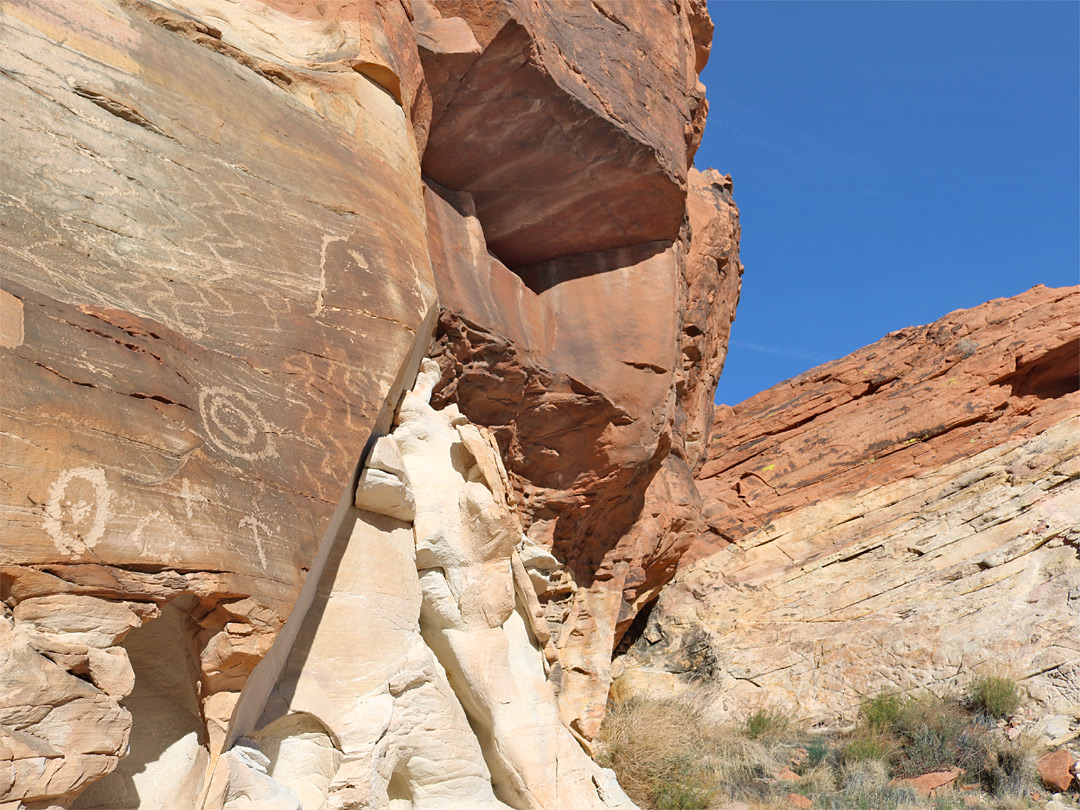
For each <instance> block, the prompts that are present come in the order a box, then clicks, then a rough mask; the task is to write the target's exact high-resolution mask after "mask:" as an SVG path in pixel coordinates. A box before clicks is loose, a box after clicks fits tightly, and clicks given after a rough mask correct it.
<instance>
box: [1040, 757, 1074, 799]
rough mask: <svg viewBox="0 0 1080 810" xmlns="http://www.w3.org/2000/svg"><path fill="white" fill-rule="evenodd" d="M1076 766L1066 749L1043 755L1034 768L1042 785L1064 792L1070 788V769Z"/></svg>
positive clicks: (1071, 774)
mask: <svg viewBox="0 0 1080 810" xmlns="http://www.w3.org/2000/svg"><path fill="white" fill-rule="evenodd" d="M1074 764H1076V760H1075V759H1074V758H1073V755H1072V753H1071V752H1070V751H1069V750H1068V749H1067V748H1059V749H1058V750H1057V751H1053V752H1051V753H1049V754H1045V755H1043V756H1042V757H1041V758H1040V759H1039V762H1038V765H1037V766H1036V769H1037V770H1038V772H1039V778H1040V779H1041V780H1042V783H1043V784H1044V785H1046V786H1047V787H1048V788H1050V789H1051V790H1057V791H1062V792H1063V791H1066V790H1068V789H1069V788H1070V787H1072V783H1073V779H1074V776H1073V772H1072V767H1073V765H1074Z"/></svg>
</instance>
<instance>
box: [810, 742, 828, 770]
mask: <svg viewBox="0 0 1080 810" xmlns="http://www.w3.org/2000/svg"><path fill="white" fill-rule="evenodd" d="M828 755H829V744H828V743H827V742H825V740H823V739H821V738H820V737H819V738H818V739H815V740H812V741H811V742H810V744H809V745H807V746H806V767H807V768H815V767H817V766H818V765H819V764H821V762H822V761H823V760H824V759H825V758H826V757H827V756H828Z"/></svg>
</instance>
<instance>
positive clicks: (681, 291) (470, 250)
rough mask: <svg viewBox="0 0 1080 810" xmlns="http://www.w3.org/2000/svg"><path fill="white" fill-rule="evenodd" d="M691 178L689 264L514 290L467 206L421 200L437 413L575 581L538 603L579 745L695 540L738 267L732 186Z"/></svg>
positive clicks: (652, 249) (522, 281) (552, 272)
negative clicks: (505, 477)
mask: <svg viewBox="0 0 1080 810" xmlns="http://www.w3.org/2000/svg"><path fill="white" fill-rule="evenodd" d="M692 176H693V185H692V187H691V188H692V192H691V193H692V199H693V200H694V204H693V207H692V209H691V222H692V223H693V227H694V233H695V237H694V239H693V240H691V241H690V244H689V251H687V249H686V247H685V243H684V242H679V243H676V244H673V245H669V244H667V243H647V244H645V245H638V246H635V247H629V248H621V249H617V250H611V251H603V252H600V253H589V254H583V255H580V256H574V257H570V258H566V259H558V260H553V261H551V262H547V263H544V264H542V265H536V266H534V267H532V268H529V269H527V270H525V271H521V272H520V274H517V273H513V272H511V271H510V270H508V269H507V268H506V266H505V265H504V264H503V263H502V262H500V261H499V260H498V259H495V258H493V257H491V256H490V254H489V253H488V251H487V249H486V242H485V239H484V230H483V227H482V225H481V223H480V221H479V219H478V218H477V217H476V216H475V213H474V208H473V204H472V198H471V196H470V195H467V194H463V193H454V192H450V191H448V190H446V189H442V188H439V187H436V186H434V185H432V186H430V187H429V189H428V191H427V196H426V200H427V205H428V233H429V239H430V240H431V245H432V247H431V255H432V263H433V267H434V269H435V275H436V282H437V285H438V289H439V295H440V301H441V303H442V306H443V314H442V317H441V320H440V327H439V340H438V343H439V350H438V352H437V355H438V356H439V358H440V362H441V363H442V365H443V370H444V386H443V388H442V389H441V390H440V391H439V392H437V394H436V400H437V401H446V402H449V401H453V402H457V404H458V405H459V406H460V407H461V409H462V411H463V412H464V413H465V414H467V415H468V416H469V418H470V419H472V420H474V421H476V422H480V423H482V424H484V425H487V426H489V427H491V428H492V429H493V431H494V433H495V435H496V436H497V437H498V439H499V442H500V446H501V447H502V448H503V451H504V456H505V458H506V459H507V467H508V469H509V471H510V474H511V477H512V478H513V479H514V481H515V484H516V485H517V487H518V488H519V492H520V495H521V498H520V502H521V503H522V504H523V507H522V508H523V510H524V513H525V516H526V520H527V523H528V525H529V535H530V537H531V538H532V539H533V540H534V541H535V542H537V543H538V544H540V545H542V546H544V547H546V548H549V549H551V550H552V552H553V553H554V554H555V556H556V557H557V558H558V559H559V560H560V561H561V562H562V563H563V564H564V565H566V566H567V569H568V570H569V572H570V574H571V576H572V581H573V583H574V585H573V586H572V587H571V586H567V587H571V591H573V592H574V594H576V595H573V594H572V593H568V592H567V590H566V588H559V589H556V590H554V591H552V592H551V593H547V594H543V595H542V596H541V598H542V600H543V601H545V602H547V603H548V615H549V618H550V619H551V620H552V621H553V622H554V623H556V624H557V625H559V628H558V629H559V631H560V632H559V633H558V635H559V638H560V641H559V643H558V646H559V648H560V650H561V656H560V659H561V664H562V671H563V676H562V677H563V681H562V684H563V689H564V693H563V700H564V705H569V704H573V707H572V708H568V709H567V710H566V716H567V717H568V719H569V720H572V721H577V722H578V727H579V728H580V729H581V730H582V731H583V733H585V734H586V735H588V736H591V735H592V734H593V733H595V731H596V728H597V726H598V724H599V719H600V717H601V716H602V712H603V705H604V701H605V699H606V697H605V696H606V690H607V680H608V671H607V668H608V665H609V662H610V657H611V650H612V648H613V646H614V645H615V644H616V643H617V642H618V640H619V638H620V637H621V635H622V633H623V632H625V630H626V628H627V627H628V626H629V624H630V622H631V621H632V620H633V618H634V616H635V615H636V614H637V611H638V609H639V608H640V606H641V605H643V604H645V603H647V602H648V601H650V600H651V599H653V598H654V597H655V595H656V593H657V592H658V591H659V589H660V588H661V587H662V586H663V584H664V583H665V582H667V581H668V580H669V579H670V578H671V576H672V575H673V574H674V570H675V562H676V561H677V560H678V558H679V556H680V555H681V554H682V553H683V551H684V550H685V548H686V546H687V545H688V543H689V542H690V541H691V540H692V539H693V538H694V537H695V536H696V533H697V530H698V528H697V527H698V514H699V510H700V498H699V497H698V494H697V490H696V487H695V485H694V481H693V473H692V469H691V465H692V464H696V463H698V462H699V459H700V454H701V451H702V449H703V447H702V442H701V440H700V438H701V436H702V435H703V434H704V433H705V431H706V430H707V426H708V424H709V421H710V419H711V415H712V398H711V393H710V392H711V391H712V390H713V388H714V387H715V384H716V379H717V377H718V376H719V373H720V368H721V366H722V363H723V354H724V351H725V349H726V335H727V330H728V328H729V327H730V322H731V319H732V317H733V315H734V307H735V304H736V302H737V300H738V291H739V281H740V272H741V265H740V264H739V261H738V236H739V230H738V212H737V210H736V209H735V206H734V204H733V202H732V200H731V195H730V181H728V180H727V179H725V178H723V177H721V176H719V175H717V174H715V173H711V174H698V173H693V175H692ZM698 235H700V237H699V236H698ZM687 254H688V256H687ZM698 302H701V303H698ZM585 717H587V718H588V719H582V718H585Z"/></svg>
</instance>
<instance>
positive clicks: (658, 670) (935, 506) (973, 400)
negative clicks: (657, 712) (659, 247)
mask: <svg viewBox="0 0 1080 810" xmlns="http://www.w3.org/2000/svg"><path fill="white" fill-rule="evenodd" d="M1078 371H1080V289H1077V288H1066V289H1060V290H1052V289H1046V288H1044V287H1036V288H1034V289H1032V290H1030V291H1029V292H1027V293H1024V294H1023V295H1019V296H1017V297H1015V298H1011V299H1001V300H997V301H991V302H990V303H988V304H984V305H982V306H979V307H976V308H974V309H971V310H965V311H958V312H954V313H952V314H950V315H947V316H946V317H944V318H942V319H941V320H940V321H937V322H936V323H934V324H931V325H929V326H923V327H914V328H909V329H904V330H901V331H899V332H895V333H893V334H891V335H888V336H887V337H885V338H884V339H882V340H881V341H879V342H878V343H875V344H874V345H872V346H868V347H866V348H864V349H861V350H859V351H857V352H855V353H854V354H852V355H849V356H848V357H845V358H843V359H841V360H837V361H835V362H832V363H829V364H826V365H824V366H821V367H819V368H816V369H813V370H812V371H809V372H807V373H806V374H803V375H801V376H799V377H796V378H794V379H792V380H789V381H787V382H785V383H781V384H780V385H778V386H776V387H774V388H772V389H769V390H768V391H765V392H763V393H761V394H758V395H757V396H755V397H752V398H751V399H749V400H747V401H746V402H744V403H742V404H741V405H738V406H736V407H735V408H734V409H725V412H724V413H723V414H721V415H720V416H719V417H718V419H717V422H716V425H715V427H714V429H713V435H712V441H711V444H710V447H709V453H708V456H709V460H708V461H707V462H706V464H705V465H704V467H703V468H702V471H701V474H700V478H699V486H700V488H701V491H702V497H703V498H704V499H705V502H706V505H705V507H704V514H705V516H706V520H707V523H708V526H707V528H706V530H705V531H703V532H702V534H701V535H700V537H699V538H698V540H697V542H696V543H695V544H694V545H693V547H692V548H691V549H690V550H689V551H688V552H687V554H686V556H685V557H684V561H685V564H686V567H685V569H683V570H681V571H680V573H679V575H678V578H677V580H676V582H675V583H674V584H672V585H669V586H668V588H667V589H666V590H665V591H664V592H663V594H662V596H661V597H660V599H659V601H658V603H657V604H656V605H655V607H654V608H653V609H652V611H651V615H650V617H649V620H648V622H647V624H646V626H644V627H643V629H642V632H641V636H640V638H638V639H637V641H636V642H635V644H634V647H633V649H632V651H631V652H630V653H629V654H628V655H627V656H626V658H625V660H623V661H622V662H621V664H620V671H626V672H627V673H628V674H629V675H630V676H631V677H633V678H640V679H645V680H648V681H651V682H654V683H656V682H665V683H668V684H671V683H672V682H673V681H675V682H678V681H685V680H686V679H688V678H691V677H695V676H697V677H706V678H709V679H713V680H715V681H717V682H718V683H719V685H720V687H721V693H722V697H721V700H722V702H723V703H724V704H725V705H726V706H727V707H728V708H730V709H733V710H734V709H736V708H738V707H740V706H745V705H746V704H747V703H748V702H750V703H753V701H755V700H757V701H760V700H761V699H762V698H763V697H765V696H768V697H770V698H772V699H776V700H783V701H785V702H788V703H790V704H791V706H792V707H798V709H799V711H800V712H801V713H802V714H803V715H805V716H807V717H809V718H813V719H817V720H820V721H823V722H836V721H839V720H841V719H851V718H852V716H853V714H854V711H855V709H856V708H857V706H858V702H859V700H860V699H861V697H862V696H864V695H868V694H875V693H878V692H880V691H901V692H904V691H913V690H916V689H919V688H922V687H931V688H935V689H945V688H950V687H953V686H957V685H960V686H962V685H964V684H965V683H966V680H967V679H969V678H970V677H971V676H972V674H973V673H979V672H981V671H984V670H988V669H989V670H993V669H1003V670H1005V671H1007V672H1008V671H1011V672H1012V674H1013V675H1014V676H1016V677H1018V678H1019V679H1020V680H1021V683H1022V684H1023V686H1024V687H1026V690H1027V694H1028V697H1029V698H1030V700H1031V702H1032V703H1033V704H1034V707H1035V708H1036V709H1037V711H1038V713H1039V714H1040V715H1066V716H1068V717H1073V718H1074V719H1075V715H1076V711H1077V705H1078V704H1080V646H1078V644H1077V639H1080V609H1078V608H1080V603H1078V602H1077V599H1078V597H1080V552H1078V546H1077V543H1078V542H1080V533H1078V532H1080V393H1078V391H1077V389H1078Z"/></svg>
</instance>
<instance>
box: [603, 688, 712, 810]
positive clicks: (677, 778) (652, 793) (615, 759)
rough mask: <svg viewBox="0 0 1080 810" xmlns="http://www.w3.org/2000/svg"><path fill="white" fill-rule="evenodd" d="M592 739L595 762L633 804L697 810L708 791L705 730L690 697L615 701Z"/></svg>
mask: <svg viewBox="0 0 1080 810" xmlns="http://www.w3.org/2000/svg"><path fill="white" fill-rule="evenodd" d="M619 697H620V700H619V701H618V702H615V701H612V704H611V706H610V708H609V711H608V714H607V717H606V718H605V719H604V724H603V726H602V727H601V729H600V735H599V738H598V743H599V746H598V756H597V758H598V760H599V761H600V762H601V764H603V765H606V766H608V767H610V768H612V769H613V770H614V771H615V773H616V774H617V775H618V777H619V783H620V784H621V785H622V787H623V789H624V790H625V791H626V792H627V794H629V796H630V798H632V799H633V800H634V801H635V802H636V803H637V804H639V805H640V806H642V807H644V808H653V809H654V810H698V809H699V808H704V807H707V806H708V801H709V797H710V796H711V790H710V788H709V786H708V784H707V783H706V781H705V778H704V771H703V766H704V762H703V760H702V756H703V754H704V752H706V751H707V750H709V748H710V746H709V743H708V737H709V734H710V724H709V722H708V720H707V718H706V717H705V716H704V707H703V704H702V702H701V701H698V700H695V699H693V698H692V697H684V696H680V697H664V698H657V697H651V696H648V695H626V694H623V695H620V696H619Z"/></svg>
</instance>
